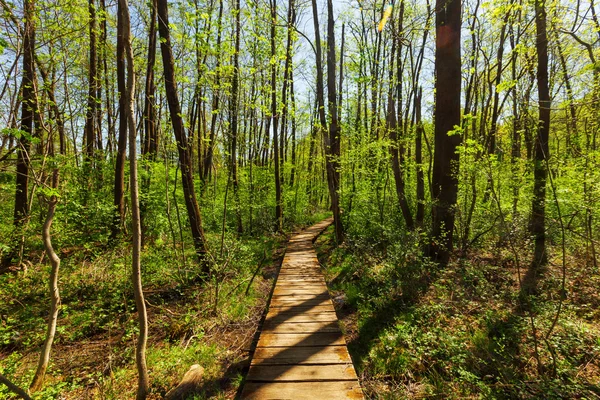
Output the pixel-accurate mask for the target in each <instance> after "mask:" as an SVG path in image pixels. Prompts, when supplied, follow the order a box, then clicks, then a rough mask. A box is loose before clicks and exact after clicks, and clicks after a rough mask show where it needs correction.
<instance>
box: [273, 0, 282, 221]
mask: <svg viewBox="0 0 600 400" xmlns="http://www.w3.org/2000/svg"><path fill="white" fill-rule="evenodd" d="M276 23H277V1H276V0H271V57H272V59H274V60H275V57H276V56H277V53H276V51H277V48H276V46H275V40H276V29H275V25H276ZM284 101H285V100H284ZM277 109H278V107H277V63H275V62H272V63H271V119H272V120H273V124H272V125H273V153H274V154H273V157H274V160H273V161H274V163H275V228H276V229H277V231H278V232H280V231H281V230H282V229H283V207H282V204H281V175H280V172H279V140H278V134H279V133H278V130H277V127H278V122H279V115H278V114H277V111H278V110H277Z"/></svg>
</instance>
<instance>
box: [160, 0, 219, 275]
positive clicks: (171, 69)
mask: <svg viewBox="0 0 600 400" xmlns="http://www.w3.org/2000/svg"><path fill="white" fill-rule="evenodd" d="M157 10H158V32H159V35H160V39H161V41H160V49H161V53H162V60H163V68H164V79H165V90H166V92H167V102H168V103H169V113H170V115H171V124H172V126H173V132H174V133H175V140H176V142H177V152H178V153H179V163H180V165H181V182H182V187H183V195H184V198H185V205H186V209H187V214H188V218H189V221H190V226H191V230H192V238H193V240H194V247H195V249H196V254H197V256H198V259H199V261H200V264H201V265H202V273H203V274H208V272H209V269H208V260H207V258H206V252H207V249H206V239H205V238H204V230H203V229H202V215H201V214H200V207H199V206H198V201H197V200H196V192H195V190H194V177H193V176H192V163H191V157H190V149H189V147H188V140H187V135H186V133H185V126H184V124H183V118H182V116H181V115H182V114H181V106H180V104H179V97H178V96H177V83H176V78H175V61H174V58H173V51H172V49H171V37H170V34H169V14H168V7H167V1H166V0H157Z"/></svg>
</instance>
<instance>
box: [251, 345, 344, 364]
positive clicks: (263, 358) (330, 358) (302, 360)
mask: <svg viewBox="0 0 600 400" xmlns="http://www.w3.org/2000/svg"><path fill="white" fill-rule="evenodd" d="M283 364H293V365H295V364H298V365H301V364H352V359H350V355H349V354H348V350H347V349H346V345H345V344H344V345H341V346H312V347H308V346H304V347H299V346H293V347H259V348H257V349H256V351H255V353H254V356H253V357H252V365H283Z"/></svg>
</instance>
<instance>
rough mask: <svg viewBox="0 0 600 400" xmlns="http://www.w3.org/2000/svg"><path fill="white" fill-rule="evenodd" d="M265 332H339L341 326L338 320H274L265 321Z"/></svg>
mask: <svg viewBox="0 0 600 400" xmlns="http://www.w3.org/2000/svg"><path fill="white" fill-rule="evenodd" d="M262 331H263V332H276V333H315V332H339V331H340V328H339V326H338V324H337V322H296V323H291V324H288V323H285V322H283V323H277V322H274V321H265V323H264V325H263V329H262Z"/></svg>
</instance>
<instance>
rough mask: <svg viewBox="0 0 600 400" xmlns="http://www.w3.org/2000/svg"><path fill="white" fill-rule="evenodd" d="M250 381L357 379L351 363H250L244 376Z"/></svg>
mask: <svg viewBox="0 0 600 400" xmlns="http://www.w3.org/2000/svg"><path fill="white" fill-rule="evenodd" d="M246 380H248V381H250V382H273V381H276V382H285V381H311V382H315V381H317V382H318V381H329V382H331V381H350V380H354V381H356V380H358V378H357V377H356V373H355V372H354V367H353V366H352V364H333V365H264V366H263V365H252V366H251V367H250V370H249V371H248V375H247V376H246Z"/></svg>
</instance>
